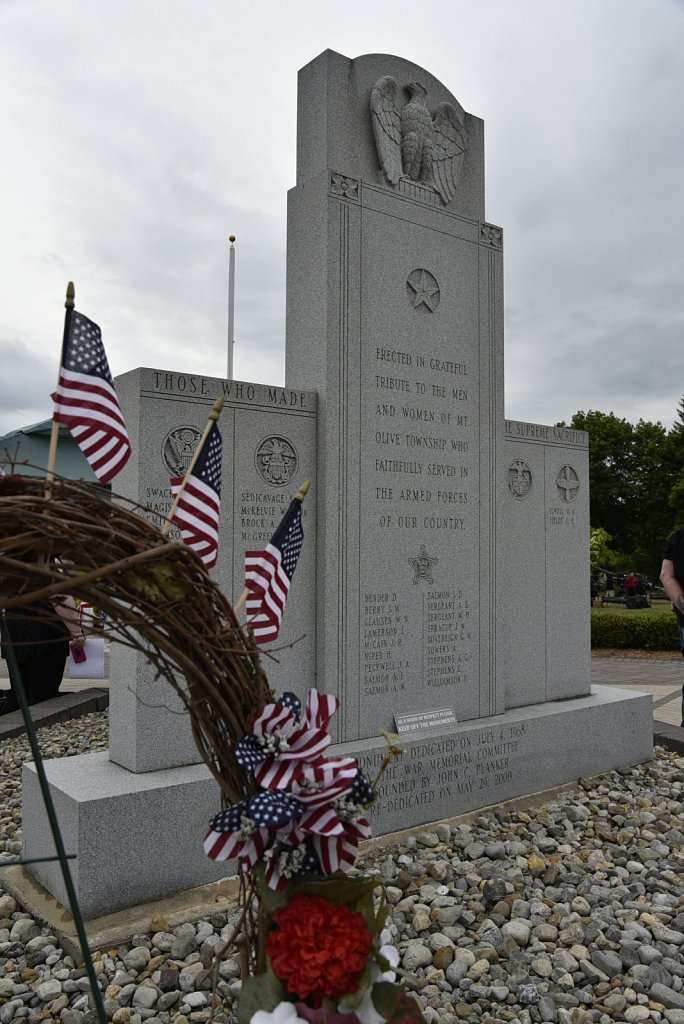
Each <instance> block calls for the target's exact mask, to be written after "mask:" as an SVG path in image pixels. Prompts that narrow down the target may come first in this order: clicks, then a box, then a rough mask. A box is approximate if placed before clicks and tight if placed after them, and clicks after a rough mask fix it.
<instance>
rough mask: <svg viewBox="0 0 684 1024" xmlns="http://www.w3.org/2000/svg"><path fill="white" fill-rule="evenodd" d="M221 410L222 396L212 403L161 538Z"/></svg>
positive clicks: (168, 525)
mask: <svg viewBox="0 0 684 1024" xmlns="http://www.w3.org/2000/svg"><path fill="white" fill-rule="evenodd" d="M222 408H223V396H222V395H219V397H218V398H217V399H216V401H215V402H214V406H213V408H212V410H211V412H210V413H209V419H208V420H207V425H206V427H205V428H204V433H203V434H202V436H201V438H200V440H199V444H198V445H197V447H196V448H195V450H194V452H193V454H192V459H191V460H190V465H189V466H188V468H187V470H186V471H185V476H184V477H183V483H182V484H181V485H180V487H179V489H178V494H177V495H176V500H175V501H174V503H173V507H172V509H171V511H170V512H169V514H168V516H167V517H166V522H165V523H164V525H163V526H162V531H161V532H162V534H163V536H166V534H167V533H168V532H169V530H170V529H171V520H172V519H173V515H174V512H175V511H176V509H177V508H178V502H179V501H180V499H181V497H182V495H183V491H184V490H185V488H186V486H187V483H188V480H189V479H190V474H191V473H192V471H193V469H194V468H195V463H196V462H197V460H198V458H199V454H200V452H201V451H202V445H203V444H204V442H205V441H206V439H207V437H208V436H209V431H210V430H211V428H212V427H213V425H214V423H216V421H217V419H218V418H219V416H220V414H221V409H222Z"/></svg>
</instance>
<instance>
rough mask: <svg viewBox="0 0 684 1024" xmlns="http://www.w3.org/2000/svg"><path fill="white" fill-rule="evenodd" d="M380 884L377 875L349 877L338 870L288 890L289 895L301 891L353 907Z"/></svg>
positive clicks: (336, 903) (300, 883)
mask: <svg viewBox="0 0 684 1024" xmlns="http://www.w3.org/2000/svg"><path fill="white" fill-rule="evenodd" d="M381 885H382V882H381V881H380V879H379V878H378V876H377V875H353V876H351V877H350V876H349V875H345V874H344V872H342V871H339V872H337V873H336V874H334V875H328V876H327V877H326V878H315V879H312V880H308V881H303V882H299V883H296V884H295V885H293V886H292V888H291V889H290V890H289V892H290V895H293V894H294V893H295V892H303V893H306V895H307V896H322V897H323V898H324V899H326V900H328V902H329V903H332V904H333V905H334V906H336V907H338V906H341V905H342V904H346V905H348V906H350V907H352V908H355V907H356V905H357V904H358V903H359V901H360V900H362V899H363V897H364V896H365V895H366V893H372V892H373V890H374V889H377V888H378V886H381Z"/></svg>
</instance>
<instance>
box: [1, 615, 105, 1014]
mask: <svg viewBox="0 0 684 1024" xmlns="http://www.w3.org/2000/svg"><path fill="white" fill-rule="evenodd" d="M0 638H1V639H2V646H3V649H4V651H5V655H6V657H7V666H8V668H9V675H10V681H11V683H12V689H13V690H14V692H15V693H16V695H17V700H18V701H19V706H20V708H21V714H22V717H23V719H24V726H25V728H26V736H27V739H28V741H29V746H30V747H31V753H32V754H33V762H34V766H35V770H36V776H37V778H38V785H39V786H40V792H41V795H42V797H43V804H44V805H45V812H46V814H47V819H48V823H49V825H50V831H51V833H52V841H53V843H54V844H55V851H56V856H52V857H26V858H22V859H20V860H13V861H11V860H10V861H4V862H3V867H5V866H9V865H10V864H37V863H38V862H40V861H49V860H53V861H54V860H58V861H59V866H60V868H61V870H62V879H63V881H64V888H65V889H66V894H67V899H68V902H69V909H70V910H71V915H72V917H73V919H74V924H75V926H76V934H77V935H78V942H79V945H80V947H81V956H82V957H83V962H84V964H85V968H86V973H87V975H88V980H89V981H90V997H91V999H92V1002H93V1004H94V1007H95V1012H96V1014H97V1017H98V1020H99V1021H100V1024H107V1014H106V1013H105V1008H104V1003H103V1001H102V991H101V989H100V986H99V983H98V980H97V976H96V974H95V968H94V966H93V960H92V957H91V955H90V949H89V947H88V936H87V934H86V930H85V923H84V921H83V917H82V915H81V908H80V906H79V903H78V897H77V896H76V890H75V888H74V882H73V879H72V877H71V870H70V868H69V861H70V860H73V859H74V854H69V853H67V852H66V850H65V849H64V840H63V839H62V833H61V832H60V828H59V822H58V820H57V812H56V810H55V805H54V803H53V801H52V794H51V793H50V784H49V782H48V780H47V775H46V774H45V765H44V764H43V758H42V756H41V752H40V746H39V744H38V737H37V736H36V730H35V728H34V725H33V719H32V718H31V712H30V711H29V705H28V701H27V699H26V691H25V689H24V684H23V681H22V678H21V672H20V671H19V664H18V662H17V656H16V654H15V652H14V644H13V643H12V640H11V638H10V635H9V630H8V628H7V623H6V621H5V619H4V618H3V617H2V616H0Z"/></svg>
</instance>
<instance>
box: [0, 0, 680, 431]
mask: <svg viewBox="0 0 684 1024" xmlns="http://www.w3.org/2000/svg"><path fill="white" fill-rule="evenodd" d="M683 43H684V0H563V2H560V0H477V2H474V0H444V2H438V0H421V2H415V0H394V2H392V3H388V2H381V0H378V2H376V3H375V4H370V3H368V2H367V0H365V2H363V3H360V2H357V0H346V2H345V3H343V4H334V5H333V4H329V3H324V2H321V0H315V2H298V0H290V2H289V3H282V2H265V0H262V2H259V0H256V2H254V0H252V2H249V3H248V2H244V0H116V2H115V3H114V2H106V0H59V2H55V0H0V97H2V99H1V100H0V140H1V142H0V145H1V146H2V159H1V160H0V359H1V363H0V365H1V367H2V372H1V374H0V433H4V432H5V431H8V430H11V429H14V428H16V427H19V426H23V425H25V424H28V423H32V422H35V421H36V420H40V419H43V418H45V417H47V416H49V415H50V414H51V402H50V399H49V393H50V391H52V389H53V388H54V385H55V381H56V376H57V369H58V366H57V364H58V359H59V351H60V345H61V334H62V324H63V303H64V292H65V287H66V283H67V281H68V280H70V279H72V280H73V281H74V282H75V284H76V304H77V307H78V308H79V309H80V310H81V311H82V312H83V313H85V314H86V315H87V316H89V317H91V318H92V319H93V320H95V321H97V322H98V323H99V324H100V326H101V328H102V331H103V337H104V342H105V347H106V350H107V354H108V357H109V362H110V366H111V368H112V372H113V373H114V374H118V373H123V372H124V371H126V370H130V369H133V368H134V367H136V366H159V367H164V368H168V369H174V370H178V371H185V372H193V373H203V374H210V375H213V376H224V375H225V367H226V335H227V267H228V242H227V238H228V235H229V234H231V233H234V234H235V235H236V236H237V239H238V241H237V250H236V252H237V274H236V276H237V289H236V291H237V298H236V311H235V334H236V349H235V364H234V375H235V377H236V378H238V379H241V380H247V381H258V382H264V383H272V384H280V383H283V382H284V353H285V337H284V331H285V214H286V193H287V190H288V188H291V187H292V186H293V185H294V183H295V131H296V88H297V71H298V69H299V68H300V67H302V66H303V65H304V64H306V63H308V62H309V61H310V60H312V59H313V58H314V57H315V56H316V55H317V54H318V53H320V52H321V51H322V50H325V49H327V48H330V49H333V50H337V51H338V52H340V53H342V54H344V55H345V56H348V57H357V56H360V55H361V54H364V53H373V52H384V53H393V54H397V55H398V56H401V57H405V58H407V59H409V60H412V61H414V62H415V63H416V64H419V65H421V66H422V67H424V68H426V69H427V70H428V71H430V72H431V73H432V74H434V75H435V76H436V77H437V78H439V79H440V80H441V81H442V82H443V83H444V84H445V86H446V87H447V88H448V89H450V90H451V92H453V93H454V95H455V96H456V97H457V99H458V100H459V101H460V103H461V104H462V106H463V107H465V109H466V110H468V111H470V112H471V113H473V114H475V115H477V116H479V117H482V118H484V121H485V138H486V176H487V178H486V180H487V186H486V211H487V219H488V220H489V221H491V222H493V223H495V224H499V225H501V226H502V227H503V228H504V232H505V256H504V266H505V295H506V299H505V345H506V414H507V416H509V417H510V418H514V419H524V420H531V421H535V422H541V423H554V422H556V421H557V420H559V419H568V418H569V417H570V416H572V414H573V413H574V412H575V411H576V410H578V409H584V410H587V409H600V410H602V411H604V412H609V411H613V412H614V413H615V414H616V415H618V416H622V417H625V418H627V419H630V420H633V421H636V420H637V419H639V417H643V418H645V419H650V420H660V421H661V422H662V423H663V424H664V425H665V426H666V427H668V428H669V427H670V426H671V424H672V421H673V419H674V417H675V414H676V409H677V403H678V402H679V399H680V398H681V396H682V394H683V393H684V121H683V118H682V100H683V98H684V60H683V59H682V56H681V53H682V44H683Z"/></svg>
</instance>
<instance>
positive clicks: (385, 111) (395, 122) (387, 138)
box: [370, 75, 404, 185]
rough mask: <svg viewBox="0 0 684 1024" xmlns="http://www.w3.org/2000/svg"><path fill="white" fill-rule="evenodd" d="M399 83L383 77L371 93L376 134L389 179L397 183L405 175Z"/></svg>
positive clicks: (382, 161)
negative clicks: (398, 96) (402, 158)
mask: <svg viewBox="0 0 684 1024" xmlns="http://www.w3.org/2000/svg"><path fill="white" fill-rule="evenodd" d="M397 92H398V87H397V82H396V79H395V78H392V76H391V75H384V76H383V77H382V78H379V79H378V81H377V82H376V83H375V85H374V86H373V91H372V93H371V103H370V105H371V116H372V119H373V134H374V135H375V145H376V146H377V150H378V156H379V157H380V163H381V165H382V169H383V171H384V172H385V175H386V176H387V180H388V181H389V182H390V183H391V184H392V185H396V183H397V182H398V181H399V179H400V178H401V176H402V174H403V173H404V168H403V166H402V163H401V114H400V112H399V107H398V105H397Z"/></svg>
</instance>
